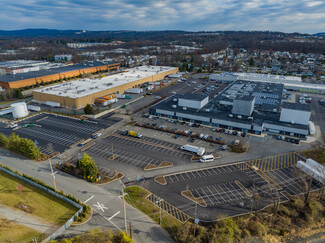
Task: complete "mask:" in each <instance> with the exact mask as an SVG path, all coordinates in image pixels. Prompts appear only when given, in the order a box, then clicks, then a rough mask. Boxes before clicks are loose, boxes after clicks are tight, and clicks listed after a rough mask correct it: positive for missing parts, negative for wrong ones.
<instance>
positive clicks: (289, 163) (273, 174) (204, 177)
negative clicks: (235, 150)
mask: <svg viewBox="0 0 325 243" xmlns="http://www.w3.org/2000/svg"><path fill="white" fill-rule="evenodd" d="M297 159H298V156H296V155H295V154H293V153H292V154H291V153H290V154H283V155H278V156H273V157H270V158H265V160H264V162H263V161H262V162H261V161H256V163H255V165H254V162H255V161H245V162H240V163H236V164H231V165H223V166H214V167H210V168H204V169H195V170H190V171H186V172H178V173H172V174H168V175H164V176H163V177H164V179H165V182H166V184H165V185H163V184H160V183H158V182H156V181H155V180H154V178H151V179H144V180H143V181H141V183H140V185H142V186H143V187H145V188H146V189H148V190H149V191H151V192H153V195H155V197H157V198H160V199H162V200H164V201H166V202H168V203H169V204H170V205H171V206H173V207H175V208H177V210H180V211H181V212H178V213H177V214H178V215H182V214H181V213H184V214H185V215H188V216H189V217H191V218H194V217H195V207H196V205H197V217H198V218H199V220H201V221H207V222H210V221H215V220H217V218H218V217H219V216H221V215H228V216H237V215H241V214H245V213H249V212H250V211H251V209H252V204H254V205H253V206H254V208H253V210H261V209H263V208H265V207H266V206H268V205H271V204H272V203H273V200H274V198H277V197H278V198H279V200H280V201H281V202H284V201H287V200H288V198H287V196H286V193H288V194H290V195H298V194H301V193H303V192H305V190H306V189H305V185H306V181H308V179H307V176H306V174H304V173H303V172H301V171H299V170H298V169H297V168H296V167H295V164H296V160H297ZM269 164H270V165H269ZM297 170H298V171H299V176H297ZM263 171H264V172H263ZM133 183H134V182H133ZM129 184H132V182H130V183H129ZM319 188H320V187H319V184H318V183H317V182H316V181H313V184H312V188H311V189H312V190H316V189H319ZM185 191H187V192H190V194H191V195H192V197H193V198H194V201H193V199H189V198H188V197H185V196H183V195H182V193H184V192H185ZM256 194H258V195H259V200H258V202H253V201H254V200H253V199H252V197H253V195H256ZM161 207H162V206H161ZM162 209H163V210H165V209H164V208H162ZM165 211H166V212H169V211H170V210H169V211H168V210H165ZM169 213H170V212H169ZM173 216H174V217H176V218H177V216H175V214H173ZM182 218H184V215H182V216H180V217H179V220H180V221H182ZM186 220H187V219H186ZM182 222H183V221H182Z"/></svg>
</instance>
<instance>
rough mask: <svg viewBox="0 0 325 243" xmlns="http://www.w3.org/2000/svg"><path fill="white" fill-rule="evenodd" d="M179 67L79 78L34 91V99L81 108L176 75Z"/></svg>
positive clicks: (150, 68)
mask: <svg viewBox="0 0 325 243" xmlns="http://www.w3.org/2000/svg"><path fill="white" fill-rule="evenodd" d="M177 72H178V68H174V67H161V66H140V67H136V68H131V69H127V70H126V71H124V72H122V73H119V74H114V75H110V76H107V77H104V78H101V79H79V80H76V81H72V82H67V83H62V84H58V85H53V86H51V87H46V88H42V89H38V90H36V91H33V96H34V100H35V101H38V102H40V103H46V102H47V101H52V102H57V103H60V106H63V107H69V108H74V109H80V108H83V107H85V106H86V105H87V104H93V103H94V102H95V99H97V98H99V97H103V96H105V95H109V94H122V93H124V92H125V90H127V89H130V88H136V87H138V86H140V85H141V84H143V83H146V82H155V81H159V80H162V79H164V78H165V77H166V76H167V75H169V74H175V73H177Z"/></svg>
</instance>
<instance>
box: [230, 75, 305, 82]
mask: <svg viewBox="0 0 325 243" xmlns="http://www.w3.org/2000/svg"><path fill="white" fill-rule="evenodd" d="M232 74H234V75H236V76H238V79H242V80H250V81H257V82H279V83H282V82H301V81H302V80H301V77H296V76H284V75H272V74H261V73H232Z"/></svg>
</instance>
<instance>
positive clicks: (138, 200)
mask: <svg viewBox="0 0 325 243" xmlns="http://www.w3.org/2000/svg"><path fill="white" fill-rule="evenodd" d="M125 192H126V193H127V194H128V195H126V196H125V200H126V201H127V202H128V203H129V204H131V205H133V206H134V207H136V208H138V209H139V210H141V211H142V212H144V213H145V214H147V215H148V216H149V217H150V218H152V219H153V220H154V221H156V222H157V223H158V222H159V208H158V207H157V206H155V205H154V204H153V203H151V202H149V201H148V200H146V199H145V198H146V196H148V195H149V194H150V193H149V192H148V191H147V190H145V189H143V188H142V187H139V186H130V187H127V188H126V189H125ZM180 225H182V223H181V222H180V221H178V220H177V219H175V218H174V217H172V216H170V215H169V214H167V213H166V212H164V211H163V210H161V226H162V227H163V228H165V229H166V230H167V231H168V232H169V233H170V234H173V230H174V228H177V227H179V226H180Z"/></svg>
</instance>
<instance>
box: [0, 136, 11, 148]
mask: <svg viewBox="0 0 325 243" xmlns="http://www.w3.org/2000/svg"><path fill="white" fill-rule="evenodd" d="M8 142H9V141H8V138H7V137H6V136H5V135H3V133H0V146H1V147H6V146H7V145H8Z"/></svg>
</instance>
